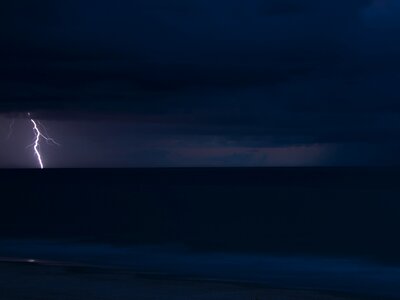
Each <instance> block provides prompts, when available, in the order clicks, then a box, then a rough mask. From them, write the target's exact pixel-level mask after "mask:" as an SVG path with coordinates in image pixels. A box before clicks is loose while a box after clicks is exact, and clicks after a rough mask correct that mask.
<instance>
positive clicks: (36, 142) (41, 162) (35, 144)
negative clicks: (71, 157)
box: [28, 113, 59, 169]
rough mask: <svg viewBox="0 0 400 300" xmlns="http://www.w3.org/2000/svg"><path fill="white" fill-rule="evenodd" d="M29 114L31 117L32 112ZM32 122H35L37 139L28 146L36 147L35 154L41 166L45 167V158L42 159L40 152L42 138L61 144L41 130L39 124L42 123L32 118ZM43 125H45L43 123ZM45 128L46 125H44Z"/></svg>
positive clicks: (34, 130) (34, 128)
mask: <svg viewBox="0 0 400 300" xmlns="http://www.w3.org/2000/svg"><path fill="white" fill-rule="evenodd" d="M28 116H29V118H30V116H31V114H30V113H28ZM30 120H31V122H32V124H33V132H34V134H35V141H34V142H33V144H32V145H29V146H28V147H32V146H33V149H34V152H35V156H36V158H37V160H38V162H39V165H40V168H41V169H44V165H43V159H42V155H41V154H40V140H41V139H44V140H45V141H46V142H48V143H52V144H55V145H57V146H59V144H58V143H57V142H56V141H55V140H53V139H52V138H49V137H48V136H46V135H44V134H43V133H42V132H41V130H40V127H39V126H38V124H39V125H41V124H40V122H39V121H35V120H34V119H32V118H30ZM41 126H42V127H43V125H41ZM43 128H44V127H43Z"/></svg>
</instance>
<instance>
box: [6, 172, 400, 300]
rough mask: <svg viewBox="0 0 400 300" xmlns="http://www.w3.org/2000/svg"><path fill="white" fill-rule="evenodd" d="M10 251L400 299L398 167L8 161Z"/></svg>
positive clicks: (24, 255) (9, 254)
mask: <svg viewBox="0 0 400 300" xmlns="http://www.w3.org/2000/svg"><path fill="white" fill-rule="evenodd" d="M0 177H1V181H0V182H1V190H2V196H1V200H2V201H1V205H2V207H1V209H0V219H1V226H0V236H1V238H0V256H3V257H13V258H28V257H29V258H35V259H56V260H63V261H74V262H84V263H92V264H97V265H108V266H118V267H126V268H128V267H129V268H133V269H136V270H141V271H151V272H163V273H168V274H173V275H175V276H187V277H196V278H197V277H202V278H219V279H224V280H238V281H246V282H257V283H265V284H268V285H271V286H280V287H296V288H309V289H312V288H315V289H329V290H337V291H350V292H354V293H364V294H371V295H379V296H391V297H394V298H396V297H397V296H399V297H400V287H398V285H400V284H398V283H400V240H399V230H400V169H396V168H193V169H192V168H182V169H179V168H177V169H167V168H166V169H90V170H89V169H66V170H44V171H40V170H3V171H1V172H0Z"/></svg>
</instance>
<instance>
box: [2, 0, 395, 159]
mask: <svg viewBox="0 0 400 300" xmlns="http://www.w3.org/2000/svg"><path fill="white" fill-rule="evenodd" d="M399 20H400V3H399V1H396V0H386V1H385V0H376V1H364V0H336V1H320V0H302V1H296V0H264V1H261V0H246V1H245V0H242V1H239V0H229V1H228V0H217V1H206V0H191V1H188V0H173V1H162V0H137V1H131V0H129V1H128V0H114V1H105V0H96V1H94V0H80V1H78V0H71V1H54V0H53V1H50V0H45V1H28V0H20V1H15V0H14V1H11V0H10V1H2V2H1V3H0V28H1V29H0V42H1V44H2V45H1V47H0V60H1V68H0V100H1V102H0V115H1V117H0V126H1V130H0V134H2V135H3V136H4V138H1V137H0V167H1V166H3V167H35V166H36V161H35V159H34V157H33V155H32V149H29V148H28V149H26V148H25V146H26V145H29V144H30V143H31V140H32V138H33V137H32V132H31V128H30V124H29V120H28V119H27V118H26V113H27V112H28V111H29V112H31V113H32V115H34V117H35V118H36V119H39V120H42V121H43V123H44V124H46V125H47V128H48V130H49V132H50V133H51V134H52V135H53V136H54V137H56V138H57V139H58V140H59V142H60V143H61V144H62V146H61V147H48V146H47V145H45V146H43V147H42V151H43V154H44V155H45V160H46V165H47V166H49V167H93V166H94V167H102V166H105V167H131V166H209V165H212V166H232V165H241V166H276V165H285V166H286V165H295V166H298V165H393V164H399V162H400V159H399V158H398V152H399V151H400V142H399V138H400V118H399V116H400V101H399V100H400V91H399V89H398V82H399V79H400V72H399V67H400V56H399V55H398V53H400V21H399ZM13 118H15V119H16V122H15V128H14V134H13V135H12V136H11V138H8V139H7V135H8V133H7V132H8V127H9V125H8V124H9V121H10V120H11V119H13Z"/></svg>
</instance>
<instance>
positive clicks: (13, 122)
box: [6, 119, 15, 140]
mask: <svg viewBox="0 0 400 300" xmlns="http://www.w3.org/2000/svg"><path fill="white" fill-rule="evenodd" d="M14 125H15V119H12V121H11V123H10V125H9V127H8V135H7V138H6V140H9V139H10V138H11V136H12V134H13V128H14Z"/></svg>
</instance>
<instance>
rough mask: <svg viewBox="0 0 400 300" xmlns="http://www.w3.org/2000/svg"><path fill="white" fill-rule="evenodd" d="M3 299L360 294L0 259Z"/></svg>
mask: <svg viewBox="0 0 400 300" xmlns="http://www.w3.org/2000/svg"><path fill="white" fill-rule="evenodd" d="M0 299H4V300H21V299H24V300H39V299H40V300H43V299H45V300H46V299H48V300H53V299H54V300H82V299H85V300H92V299H93V300H108V299H110V300H111V299H113V300H114V299H119V300H125V299H229V300H234V299H240V300H242V299H249V300H256V299H258V300H262V299H268V300H275V299H276V300H278V299H279V300H291V299H293V300H295V299H296V300H298V299H304V300H307V299H312V300H319V299H324V300H340V299H347V300H348V299H359V298H352V297H349V296H344V295H333V294H329V293H325V292H313V291H302V290H284V289H271V288H267V287H262V286H254V285H253V286H252V285H244V284H235V283H226V282H213V281H207V280H201V281H198V280H186V279H177V278H170V277H168V276H165V275H155V274H143V273H134V272H128V271H123V270H117V269H104V268H95V267H87V266H63V265H43V264H38V263H36V262H30V263H29V262H27V263H24V262H8V263H5V262H2V263H0Z"/></svg>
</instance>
